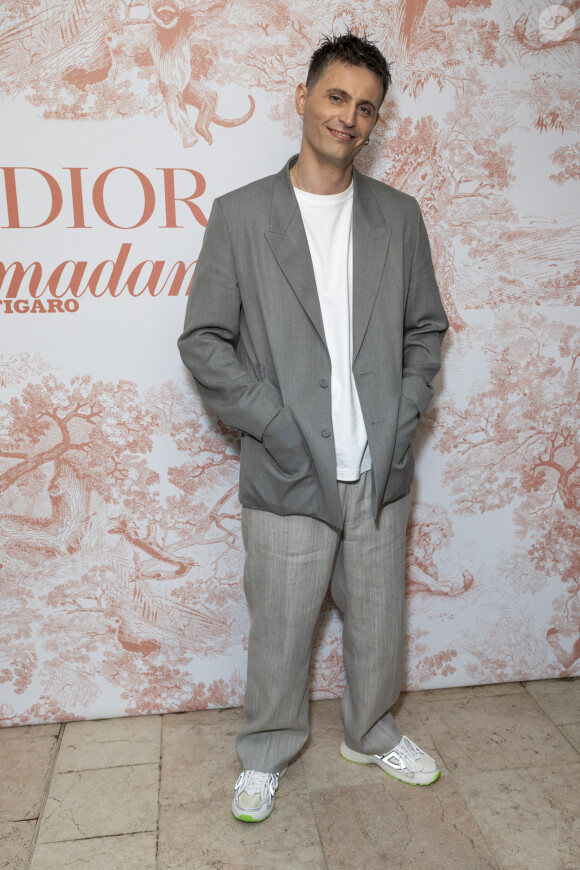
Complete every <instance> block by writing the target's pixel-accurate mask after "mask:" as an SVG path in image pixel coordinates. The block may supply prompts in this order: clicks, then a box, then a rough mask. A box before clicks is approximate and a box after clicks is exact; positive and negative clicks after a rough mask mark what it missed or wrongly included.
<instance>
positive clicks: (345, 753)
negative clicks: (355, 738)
mask: <svg viewBox="0 0 580 870" xmlns="http://www.w3.org/2000/svg"><path fill="white" fill-rule="evenodd" d="M340 755H341V757H342V758H344V760H345V761H350V762H351V763H353V764H374V765H376V766H377V767H379V768H380V769H381V770H382V771H383V773H386V774H387V776H390V777H391V779H396V780H397V782H404V783H406V784H407V785H432V784H433V783H434V782H437V780H438V779H439V777H440V776H441V771H440V770H437V773H436V774H435V775H434V776H433V778H432V779H430V780H429V781H428V782H416V781H413V780H412V779H405V777H404V776H397V775H396V774H395V773H391V772H390V771H388V770H386V769H385V768H384V767H383V765H382V764H381V763H380V762H379V760H378V759H377V758H375V757H374V756H373V755H363V753H362V752H355V751H354V749H349V748H348V746H347V745H346V743H345V742H344V741H343V742H342V744H341V746H340Z"/></svg>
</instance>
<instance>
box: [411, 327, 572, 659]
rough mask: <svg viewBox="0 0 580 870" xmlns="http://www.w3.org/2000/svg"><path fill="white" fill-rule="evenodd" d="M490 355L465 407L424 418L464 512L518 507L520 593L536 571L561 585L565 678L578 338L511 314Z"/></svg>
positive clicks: (559, 627) (556, 625) (556, 643)
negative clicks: (522, 550) (485, 373)
mask: <svg viewBox="0 0 580 870" xmlns="http://www.w3.org/2000/svg"><path fill="white" fill-rule="evenodd" d="M485 352H486V358H487V360H488V365H489V372H488V376H487V380H486V381H485V383H481V384H477V385H476V387H475V388H474V389H473V390H472V392H471V394H470V396H469V398H468V401H467V403H466V405H465V406H464V407H462V406H460V405H459V404H458V403H457V402H455V401H453V400H451V399H445V398H443V399H442V401H440V403H439V405H438V407H437V409H436V410H434V411H430V412H428V414H427V415H426V417H427V420H428V421H429V423H430V424H431V425H432V424H434V423H435V422H436V423H437V425H436V427H435V432H436V437H437V450H438V451H440V452H441V453H443V454H444V455H448V456H449V457H450V458H449V461H448V463H447V467H446V472H445V480H446V482H447V483H448V485H449V486H450V491H451V494H452V497H453V501H454V503H455V505H456V507H457V509H459V510H460V511H462V512H464V513H465V514H468V515H469V514H477V513H484V512H487V511H493V510H495V509H499V508H505V507H507V506H512V508H513V521H514V525H515V528H516V531H517V534H518V536H519V537H520V539H521V540H522V541H523V543H524V546H525V548H526V550H525V552H526V556H527V559H525V558H523V559H522V561H521V567H520V571H521V579H520V580H519V581H518V574H517V572H516V573H515V576H514V574H513V573H512V572H513V569H514V566H513V565H510V566H509V572H510V574H511V575H512V581H513V582H514V583H515V584H516V585H517V584H518V582H520V583H521V588H522V591H523V592H525V591H526V590H527V589H529V587H530V584H529V580H528V578H527V577H526V573H527V572H529V571H530V570H532V571H533V572H535V574H536V575H537V580H536V584H537V585H545V584H547V583H548V582H549V578H550V577H556V578H559V579H560V580H561V581H562V583H563V585H564V588H565V589H566V596H565V597H566V600H565V602H564V601H562V600H560V599H558V600H557V601H556V602H555V608H556V609H555V613H554V617H553V624H552V626H551V628H550V631H549V632H548V641H549V642H550V645H551V646H552V648H553V649H554V652H555V653H556V656H557V658H558V660H559V661H560V663H561V665H562V668H563V669H564V671H566V672H568V670H569V669H570V668H571V667H573V665H574V663H575V661H576V660H577V659H578V657H579V656H578V654H577V652H576V653H571V651H570V650H569V649H565V646H566V645H565V644H564V645H563V644H562V643H561V639H566V638H570V637H572V638H576V637H578V636H579V634H580V625H579V623H580V554H579V553H578V548H577V545H576V539H577V528H578V520H579V500H580V435H579V430H578V410H579V391H580V373H579V368H578V360H579V358H580V345H579V341H578V333H577V331H576V330H575V329H574V328H573V327H572V326H566V325H565V324H562V323H559V322H549V321H548V320H547V319H546V318H545V317H544V316H543V315H541V314H537V315H535V316H533V317H526V316H525V312H520V313H519V314H518V315H516V314H513V313H512V314H511V315H510V319H509V320H507V319H506V320H505V321H499V320H498V322H497V329H496V332H495V333H494V337H493V338H492V339H491V340H489V342H488V343H487V345H486V347H485ZM476 482H477V483H476ZM536 588H537V586H536ZM576 646H578V643H577V644H576ZM574 649H576V647H574ZM574 656H575V658H574Z"/></svg>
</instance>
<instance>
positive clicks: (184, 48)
mask: <svg viewBox="0 0 580 870" xmlns="http://www.w3.org/2000/svg"><path fill="white" fill-rule="evenodd" d="M231 4H232V0H213V2H212V0H210V2H209V3H207V2H200V0H143V2H141V3H139V4H135V6H137V5H138V6H139V7H143V11H144V12H145V17H143V16H141V17H140V18H136V19H132V18H131V17H130V10H131V8H132V7H133V5H134V4H133V2H132V0H130V2H126V0H118V2H115V0H93V2H92V3H89V2H88V0H55V2H54V3H52V4H51V5H50V6H49V7H46V8H43V9H42V10H41V11H40V12H37V13H35V14H30V13H29V14H28V17H27V18H25V19H24V20H23V21H20V22H18V23H16V24H14V25H12V26H11V27H9V28H8V29H7V30H4V31H3V32H2V31H0V91H1V90H6V92H7V93H15V92H18V91H21V90H24V89H25V88H29V87H30V83H31V81H30V80H31V72H32V73H33V76H34V77H35V82H36V85H35V86H36V87H37V88H38V82H39V81H42V82H45V83H46V85H47V86H48V87H47V88H46V89H45V90H44V91H42V89H41V91H42V93H45V94H46V96H45V97H44V98H43V97H39V93H37V94H36V96H35V100H36V102H37V104H38V103H39V101H40V103H41V104H43V105H48V106H49V107H50V109H51V110H55V109H56V111H57V116H58V117H89V116H90V117H111V115H113V114H115V109H117V112H118V113H119V114H123V112H122V109H121V108H119V107H117V102H116V98H115V91H116V82H117V81H120V83H121V84H128V83H129V81H131V80H132V79H133V78H134V75H133V74H134V73H135V71H136V70H138V69H139V68H142V69H143V68H146V67H150V68H154V69H155V72H156V74H157V77H158V81H159V87H160V90H161V94H162V97H163V100H164V102H165V106H166V108H167V114H168V116H169V120H170V121H171V123H172V124H173V126H174V127H175V128H176V130H177V131H178V133H179V134H180V136H181V139H182V142H183V145H184V146H185V147H190V146H192V145H195V143H196V142H198V141H199V139H198V136H201V137H202V138H203V139H205V140H206V142H208V144H211V143H212V141H213V138H212V134H211V132H210V125H211V124H217V125H218V126H221V127H238V126H240V125H241V124H245V123H246V122H247V121H248V120H249V119H250V118H251V117H252V115H253V114H254V109H255V102H254V99H253V98H252V97H251V96H250V95H249V96H248V99H249V103H250V107H249V109H248V111H247V112H246V114H245V115H243V116H242V117H239V118H222V117H220V115H219V114H218V111H217V104H218V95H217V93H216V92H215V91H214V90H213V89H212V88H210V87H209V86H208V85H207V84H205V83H204V82H203V75H204V74H203V66H204V64H205V61H206V49H205V48H204V47H203V46H202V45H201V44H200V43H199V41H198V42H196V36H195V35H196V33H198V32H199V31H200V30H202V29H203V28H204V27H207V26H208V25H210V24H214V23H216V22H218V21H219V20H220V18H225V17H226V16H227V15H228V13H229V10H230V8H231ZM121 7H123V10H124V11H122V9H121ZM23 12H24V7H23ZM122 73H127V82H126V83H125V82H123V80H122V79H121V75H122ZM200 79H201V80H200ZM58 81H62V82H65V83H66V84H67V85H69V86H71V85H72V86H73V87H74V88H76V89H77V90H78V92H79V96H80V100H81V103H80V105H79V104H78V101H76V102H75V101H73V103H74V105H73V106H69V107H68V114H67V112H66V109H67V107H66V106H61V105H60V104H59V103H56V104H55V101H56V100H57V99H61V96H60V92H59V91H58V88H57V91H56V92H55V93H52V91H51V88H52V87H53V86H54V85H55V84H57V83H58ZM101 86H108V87H109V91H110V93H109V92H107V91H105V92H102V93H101V96H100V100H99V108H98V109H97V110H96V111H95V105H94V103H91V108H90V109H89V108H85V106H84V101H85V98H87V99H88V98H89V94H90V92H91V89H92V88H99V87H101ZM130 88H132V85H130ZM43 99H45V100H46V101H47V102H46V103H44V102H43ZM190 106H191V107H192V108H194V109H197V112H198V114H197V119H196V121H195V124H194V125H192V123H191V121H190V119H189V115H188V107H190ZM63 109H64V110H65V112H64V114H63ZM125 114H127V113H125ZM128 114H135V109H130V110H129V112H128Z"/></svg>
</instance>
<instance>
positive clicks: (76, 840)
mask: <svg viewBox="0 0 580 870" xmlns="http://www.w3.org/2000/svg"><path fill="white" fill-rule="evenodd" d="M154 833H155V830H154V829H153V828H143V829H142V830H139V831H119V832H118V833H117V834H97V835H96V836H94V837H65V838H64V839H63V840H42V841H41V842H40V843H37V845H39V846H58V844H59V843H86V842H87V841H88V840H116V839H118V838H119V837H133V836H139V835H140V834H154Z"/></svg>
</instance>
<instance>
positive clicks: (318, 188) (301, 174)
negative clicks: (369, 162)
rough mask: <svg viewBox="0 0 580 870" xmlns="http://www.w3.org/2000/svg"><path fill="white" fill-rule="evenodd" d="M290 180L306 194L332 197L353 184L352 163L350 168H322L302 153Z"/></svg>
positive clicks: (324, 166) (292, 170)
mask: <svg viewBox="0 0 580 870" xmlns="http://www.w3.org/2000/svg"><path fill="white" fill-rule="evenodd" d="M290 179H291V181H292V184H293V185H294V187H297V188H298V190H303V191H305V192H306V193H317V194H319V195H320V196H331V195H332V194H335V193H342V192H343V191H345V190H346V189H347V188H349V187H350V185H351V182H352V163H350V164H349V165H348V166H345V167H342V166H334V165H328V164H325V165H323V166H321V165H320V164H319V163H318V162H317V161H315V160H309V159H308V158H306V157H305V156H304V155H303V154H302V152H301V153H300V155H299V157H298V160H297V161H296V163H295V164H294V165H293V167H292V169H291V170H290Z"/></svg>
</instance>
